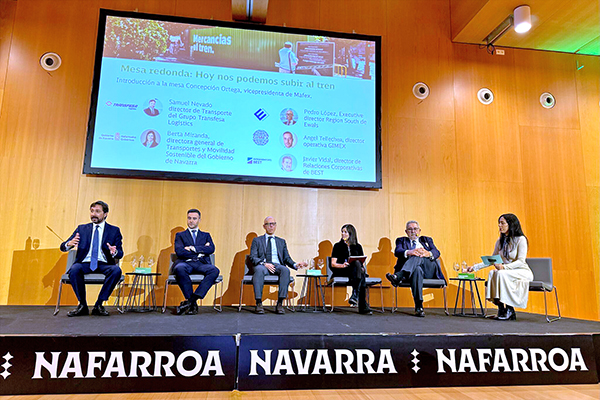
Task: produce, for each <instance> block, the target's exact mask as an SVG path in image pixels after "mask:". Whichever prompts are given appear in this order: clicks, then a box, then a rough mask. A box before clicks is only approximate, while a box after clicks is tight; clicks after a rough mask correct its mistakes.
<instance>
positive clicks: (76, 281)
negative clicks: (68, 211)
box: [60, 201, 123, 317]
mask: <svg viewBox="0 0 600 400" xmlns="http://www.w3.org/2000/svg"><path fill="white" fill-rule="evenodd" d="M107 216H108V204H106V203H105V202H103V201H95V202H93V203H92V204H91V205H90V219H91V220H92V222H91V223H89V224H83V225H79V226H78V227H77V229H75V232H73V234H72V235H71V236H70V237H69V238H68V239H67V240H66V241H65V242H63V243H61V245H60V249H61V250H62V251H69V250H71V249H72V248H74V247H77V254H76V256H75V263H74V264H73V265H72V266H71V269H69V272H68V274H69V279H70V280H71V286H72V287H73V291H74V292H75V295H76V296H77V300H79V305H78V306H77V308H76V309H74V310H72V311H69V313H68V314H67V315H68V316H69V317H79V316H81V315H88V314H89V309H88V306H87V300H86V295H85V282H84V275H85V274H91V273H96V274H104V275H105V276H106V280H105V281H104V284H103V285H102V289H100V294H99V295H98V300H97V301H96V304H95V305H94V308H93V309H92V315H99V316H108V311H106V309H105V308H104V306H103V305H102V303H103V302H105V301H106V300H108V298H109V296H110V294H111V293H112V291H113V289H114V288H115V286H116V285H117V283H118V282H119V279H120V278H121V268H119V266H118V265H117V260H119V259H121V258H123V247H122V246H123V236H121V230H120V229H119V228H118V227H116V226H113V225H110V224H109V223H107V222H106V217H107Z"/></svg>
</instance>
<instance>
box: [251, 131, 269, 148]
mask: <svg viewBox="0 0 600 400" xmlns="http://www.w3.org/2000/svg"><path fill="white" fill-rule="evenodd" d="M252 140H254V143H256V144H257V145H259V146H264V145H265V144H267V143H269V134H268V133H267V131H263V130H262V129H259V130H257V131H256V132H254V134H253V135H252Z"/></svg>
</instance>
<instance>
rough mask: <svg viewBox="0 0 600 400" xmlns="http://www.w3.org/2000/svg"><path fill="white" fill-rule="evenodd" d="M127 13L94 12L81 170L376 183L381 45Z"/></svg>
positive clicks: (246, 179)
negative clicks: (90, 87)
mask: <svg viewBox="0 0 600 400" xmlns="http://www.w3.org/2000/svg"><path fill="white" fill-rule="evenodd" d="M133 15H135V17H132V16H131V14H128V13H121V12H116V11H107V10H102V11H101V17H100V27H99V38H103V41H102V40H100V39H99V40H98V43H99V45H98V47H99V49H97V51H98V54H97V57H96V71H95V77H94V87H93V93H92V105H91V113H90V122H89V128H88V141H87V151H86V157H85V164H84V173H88V174H107V175H121V176H123V175H126V176H150V177H159V178H177V179H198V180H221V181H242V182H265V183H282V184H291V185H294V184H298V185H315V186H334V187H365V188H380V187H381V151H380V131H379V120H380V115H379V104H380V101H379V98H378V96H379V83H378V80H379V78H380V73H379V65H378V62H377V61H378V60H379V55H378V52H379V47H380V46H379V38H376V37H365V36H361V37H360V38H358V37H356V38H350V37H347V36H348V35H345V36H344V37H336V36H332V34H330V33H329V34H328V35H327V36H324V35H323V32H314V31H313V32H308V31H302V33H298V32H300V31H298V32H296V31H294V32H289V33H287V32H276V31H273V30H272V29H275V28H269V27H260V29H259V30H257V29H256V28H254V29H248V28H245V27H244V28H239V27H235V26H236V25H234V24H231V23H229V24H227V23H224V22H216V21H197V20H195V21H193V22H202V23H203V24H202V25H199V24H194V23H189V21H188V20H186V22H179V21H170V20H165V19H168V18H172V17H158V16H149V15H139V14H133ZM208 24H211V25H208ZM213 24H218V25H219V26H214V25H213ZM223 25H227V26H223ZM277 29H280V30H283V29H284V28H277ZM317 33H318V34H317ZM339 35H342V34H339ZM351 36H352V35H351ZM353 36H356V35H353Z"/></svg>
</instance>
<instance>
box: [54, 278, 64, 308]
mask: <svg viewBox="0 0 600 400" xmlns="http://www.w3.org/2000/svg"><path fill="white" fill-rule="evenodd" d="M62 287H63V283H62V280H61V281H60V285H59V286H58V298H57V299H56V307H55V308H54V314H52V315H56V314H58V313H59V312H60V296H61V295H62Z"/></svg>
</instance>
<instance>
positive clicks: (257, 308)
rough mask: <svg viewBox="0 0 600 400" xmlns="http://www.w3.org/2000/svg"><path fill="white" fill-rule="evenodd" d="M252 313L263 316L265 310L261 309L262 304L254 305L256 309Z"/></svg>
mask: <svg viewBox="0 0 600 400" xmlns="http://www.w3.org/2000/svg"><path fill="white" fill-rule="evenodd" d="M254 312H255V313H256V314H264V313H265V309H264V308H263V305H262V303H261V304H257V305H256V307H255V308H254Z"/></svg>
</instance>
